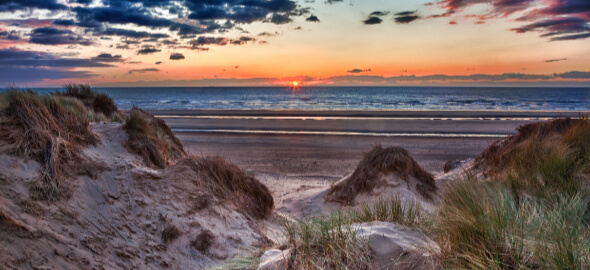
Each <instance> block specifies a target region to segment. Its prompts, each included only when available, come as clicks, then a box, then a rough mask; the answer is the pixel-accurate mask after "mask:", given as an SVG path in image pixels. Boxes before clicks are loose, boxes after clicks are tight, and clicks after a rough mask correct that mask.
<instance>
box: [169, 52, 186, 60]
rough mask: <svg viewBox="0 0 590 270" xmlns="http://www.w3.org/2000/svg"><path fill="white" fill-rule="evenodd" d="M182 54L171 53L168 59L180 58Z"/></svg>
mask: <svg viewBox="0 0 590 270" xmlns="http://www.w3.org/2000/svg"><path fill="white" fill-rule="evenodd" d="M182 59H184V55H183V54H182V53H173V54H171V55H170V60H182Z"/></svg>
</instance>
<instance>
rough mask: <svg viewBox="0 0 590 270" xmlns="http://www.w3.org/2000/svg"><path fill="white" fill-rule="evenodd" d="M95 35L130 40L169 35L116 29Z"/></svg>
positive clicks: (109, 29)
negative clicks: (127, 38) (121, 37)
mask: <svg viewBox="0 0 590 270" xmlns="http://www.w3.org/2000/svg"><path fill="white" fill-rule="evenodd" d="M95 35H99V36H103V35H105V36H123V37H130V38H155V39H159V38H168V37H170V35H168V34H161V33H149V32H145V31H135V30H127V29H118V28H107V29H105V30H102V31H98V32H96V33H95Z"/></svg>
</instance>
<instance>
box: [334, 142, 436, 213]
mask: <svg viewBox="0 0 590 270" xmlns="http://www.w3.org/2000/svg"><path fill="white" fill-rule="evenodd" d="M387 173H394V174H396V175H397V176H399V177H400V178H402V179H403V180H405V181H409V178H410V177H414V178H416V179H417V180H418V185H417V186H416V188H417V190H418V191H419V192H420V194H421V195H422V196H423V197H425V198H427V199H431V198H432V196H433V194H434V193H435V192H436V184H435V183H434V178H433V176H432V174H430V173H428V172H426V171H425V170H424V169H422V167H420V165H419V164H418V163H417V162H416V161H415V160H414V158H412V156H411V155H410V154H409V153H408V151H406V150H405V149H403V148H401V147H388V148H382V147H381V145H377V146H375V147H373V149H371V151H369V152H368V153H365V155H364V158H363V159H362V160H361V162H360V163H359V165H358V166H357V167H356V169H355V171H354V172H353V173H352V175H351V176H350V178H349V179H347V180H345V181H343V182H341V183H338V184H336V185H334V186H332V188H330V190H329V191H328V193H327V195H326V200H327V201H333V202H339V203H342V204H346V205H353V204H354V200H355V198H356V196H357V195H358V194H360V193H370V192H371V191H373V189H375V188H377V187H380V186H383V185H385V184H386V183H384V182H383V181H380V180H381V179H380V178H379V175H381V174H387Z"/></svg>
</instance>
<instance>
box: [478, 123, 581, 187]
mask: <svg viewBox="0 0 590 270" xmlns="http://www.w3.org/2000/svg"><path fill="white" fill-rule="evenodd" d="M517 131H518V133H517V134H516V135H513V136H508V137H506V138H503V139H499V140H497V141H496V142H494V143H492V144H491V145H490V146H489V147H488V148H487V149H486V150H484V151H483V152H482V153H481V154H480V155H479V156H477V157H476V158H475V161H474V164H473V168H474V169H476V170H479V171H481V172H483V174H484V176H486V177H493V176H495V175H497V174H499V173H502V172H503V171H505V169H506V168H507V167H509V166H510V165H512V163H515V162H518V161H519V160H518V159H527V160H529V161H531V160H535V159H536V158H538V157H539V156H542V155H544V154H547V153H546V152H547V151H543V150H549V149H565V148H566V147H569V148H571V149H572V150H570V152H572V151H573V152H576V153H573V155H574V157H573V158H574V159H580V158H582V159H583V157H584V156H585V155H586V154H588V153H586V152H584V151H585V149H587V147H588V144H589V143H590V139H589V138H590V133H589V131H590V127H589V124H588V121H587V119H571V118H560V119H555V120H551V121H545V122H537V123H532V124H527V125H523V126H520V127H518V128H517ZM544 148H547V149H544ZM525 155H530V156H528V157H527V156H525ZM572 162H580V161H579V160H572Z"/></svg>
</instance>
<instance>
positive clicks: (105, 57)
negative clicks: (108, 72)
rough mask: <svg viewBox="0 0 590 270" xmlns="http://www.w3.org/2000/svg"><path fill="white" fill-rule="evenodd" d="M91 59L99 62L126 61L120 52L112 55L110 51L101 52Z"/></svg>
mask: <svg viewBox="0 0 590 270" xmlns="http://www.w3.org/2000/svg"><path fill="white" fill-rule="evenodd" d="M91 59H92V60H94V61H97V62H123V61H125V59H123V57H121V55H120V54H118V55H111V54H110V53H101V54H99V55H97V56H95V57H92V58H91Z"/></svg>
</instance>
